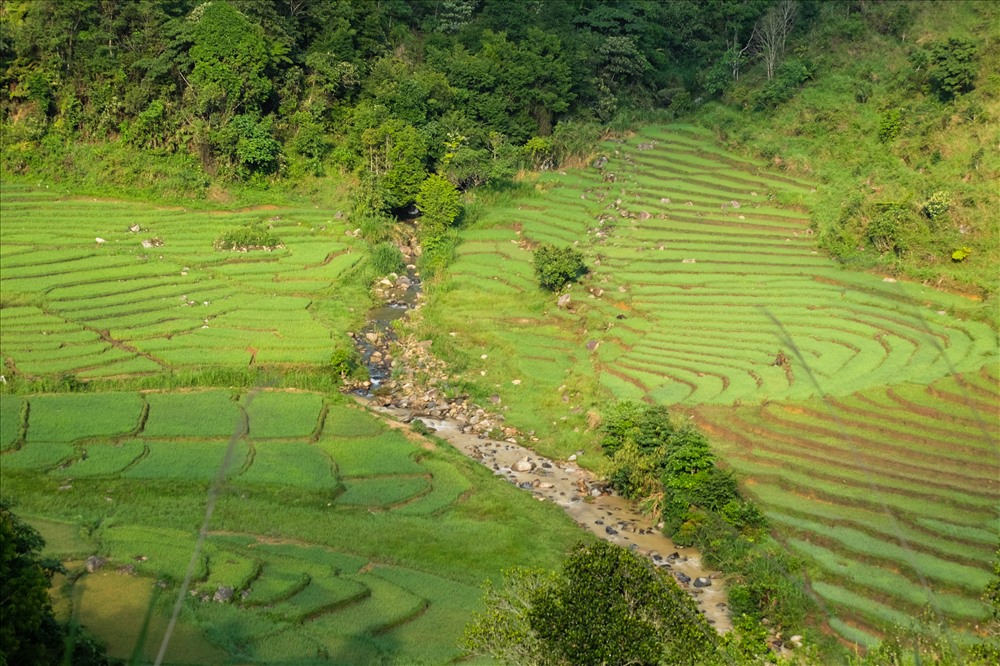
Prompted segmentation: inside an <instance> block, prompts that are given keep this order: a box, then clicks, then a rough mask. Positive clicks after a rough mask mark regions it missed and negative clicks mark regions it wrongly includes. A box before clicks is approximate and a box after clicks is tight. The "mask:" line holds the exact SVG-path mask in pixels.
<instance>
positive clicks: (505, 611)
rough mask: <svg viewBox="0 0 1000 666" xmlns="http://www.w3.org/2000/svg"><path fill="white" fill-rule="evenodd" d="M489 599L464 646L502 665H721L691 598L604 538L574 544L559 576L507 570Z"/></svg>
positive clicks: (711, 634)
mask: <svg viewBox="0 0 1000 666" xmlns="http://www.w3.org/2000/svg"><path fill="white" fill-rule="evenodd" d="M484 602H485V606H486V609H485V611H484V612H483V613H478V614H476V616H475V617H474V619H473V622H472V624H471V625H469V627H468V628H467V629H466V645H467V646H468V647H469V649H470V650H471V651H472V652H474V653H475V654H482V655H490V656H492V657H493V658H495V659H498V660H500V661H502V662H504V663H508V664H518V665H521V664H539V665H541V664H551V665H553V666H555V665H559V666H562V665H564V664H565V665H569V664H573V665H574V666H590V665H593V666H597V665H598V664H602V665H611V664H620V665H622V666H624V665H625V664H649V665H652V664H677V665H682V664H691V665H692V666H693V665H694V664H712V663H717V662H716V659H715V656H716V655H715V651H716V638H715V632H714V631H713V630H712V628H711V626H710V625H709V624H708V621H707V620H705V618H704V617H703V616H702V615H701V614H700V613H699V612H698V607H697V605H696V604H695V602H694V600H693V599H692V598H691V597H690V596H689V595H688V594H687V593H686V592H684V591H683V590H681V589H680V587H678V585H677V583H675V582H674V580H673V579H672V578H670V576H669V575H668V574H667V573H665V572H664V571H661V570H658V569H656V568H654V567H653V566H652V565H651V564H650V562H649V561H648V560H646V559H644V558H643V557H642V556H640V555H637V554H635V553H633V552H631V551H629V550H626V549H624V548H621V547H619V546H615V545H614V544H610V543H607V542H606V541H598V542H597V543H590V544H579V545H577V546H576V548H574V549H573V552H572V553H571V554H570V556H569V558H568V559H567V560H566V562H565V563H564V564H563V566H562V571H561V572H560V573H558V574H546V573H545V572H534V571H515V572H510V573H508V574H507V576H506V577H505V579H504V587H503V589H496V588H493V587H492V586H489V587H488V588H487V593H486V597H485V599H484Z"/></svg>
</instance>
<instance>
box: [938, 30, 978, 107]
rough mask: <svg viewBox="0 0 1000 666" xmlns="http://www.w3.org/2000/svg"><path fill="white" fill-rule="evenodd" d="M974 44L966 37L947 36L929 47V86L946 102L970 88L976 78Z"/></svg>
mask: <svg viewBox="0 0 1000 666" xmlns="http://www.w3.org/2000/svg"><path fill="white" fill-rule="evenodd" d="M976 51H977V49H976V45H975V44H974V43H973V42H972V41H971V40H968V39H959V38H956V37H952V38H949V39H948V40H947V41H944V42H938V43H936V44H934V45H933V46H932V47H931V52H930V65H931V69H930V79H931V86H932V88H933V89H934V91H935V92H936V93H937V95H938V97H939V98H940V99H941V101H944V102H947V101H949V100H952V99H954V98H956V97H958V96H959V95H961V94H963V93H967V92H969V91H970V90H972V88H973V86H974V83H975V80H976Z"/></svg>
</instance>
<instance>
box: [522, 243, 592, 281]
mask: <svg viewBox="0 0 1000 666" xmlns="http://www.w3.org/2000/svg"><path fill="white" fill-rule="evenodd" d="M534 265H535V276H536V277H537V278H538V284H539V286H541V287H542V289H546V290H548V291H556V290H558V289H562V287H563V285H565V284H566V283H567V282H575V281H576V280H578V279H580V277H581V276H582V275H584V274H585V273H586V272H587V267H586V266H585V265H584V263H583V255H582V254H581V253H580V252H578V251H577V250H574V249H573V248H571V247H556V246H555V245H550V244H548V243H544V244H542V245H539V246H538V249H537V250H535V261H534Z"/></svg>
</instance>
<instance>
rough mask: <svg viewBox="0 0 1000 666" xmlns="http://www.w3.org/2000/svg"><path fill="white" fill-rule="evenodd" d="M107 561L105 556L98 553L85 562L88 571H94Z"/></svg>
mask: <svg viewBox="0 0 1000 666" xmlns="http://www.w3.org/2000/svg"><path fill="white" fill-rule="evenodd" d="M107 563H108V561H107V560H106V559H105V558H103V557H98V556H97V555H91V556H90V557H88V558H87V561H86V563H85V566H86V567H87V573H94V572H95V571H97V570H98V569H100V568H101V567H103V566H104V565H105V564H107Z"/></svg>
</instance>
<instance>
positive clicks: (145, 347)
mask: <svg viewBox="0 0 1000 666" xmlns="http://www.w3.org/2000/svg"><path fill="white" fill-rule="evenodd" d="M0 214H2V216H3V229H2V240H3V243H2V247H0V261H2V262H3V275H2V276H0V281H2V287H3V297H2V302H3V306H4V307H3V309H2V310H0V317H2V326H3V331H4V335H3V339H2V342H0V354H2V356H3V358H4V359H6V374H7V375H8V377H9V376H10V375H14V376H18V375H22V376H24V377H26V378H37V377H47V376H59V375H65V374H70V375H74V376H76V377H78V378H80V379H91V378H101V377H117V376H123V375H125V376H134V375H146V374H159V373H163V372H171V371H177V370H185V369H200V368H204V367H206V366H216V367H218V366H223V367H247V366H249V365H265V366H269V367H275V368H281V367H289V366H296V365H313V366H315V365H319V364H322V363H323V362H324V361H325V360H326V359H327V358H328V356H329V350H330V345H331V338H332V336H333V335H334V333H336V334H337V335H338V336H339V335H341V334H342V330H343V329H342V328H341V327H340V324H341V323H343V322H345V319H346V318H347V317H348V316H349V315H350V312H349V308H350V307H351V305H350V299H342V300H340V301H339V307H338V308H337V310H338V311H337V313H336V314H337V318H335V319H332V320H331V318H330V317H329V314H330V313H329V312H320V308H319V306H317V305H316V303H317V301H319V300H321V299H323V298H328V297H330V296H331V295H332V294H334V293H335V292H340V293H341V294H342V295H346V294H347V293H350V294H351V297H352V298H357V299H358V300H361V301H363V300H364V297H365V296H364V292H363V291H360V292H359V291H357V288H356V287H353V286H352V287H347V291H346V292H345V291H344V290H345V285H344V284H343V277H344V276H345V275H346V274H348V273H349V272H350V271H351V270H352V269H353V268H354V267H355V266H356V265H357V264H358V262H359V261H361V260H362V259H363V257H364V253H363V252H361V251H360V249H359V248H357V247H355V246H354V245H353V243H354V241H353V240H352V239H351V238H349V237H347V236H345V235H344V231H345V230H346V228H345V226H344V223H343V222H342V221H340V220H339V219H336V217H335V216H334V214H333V213H332V212H331V211H329V210H327V209H320V208H318V207H317V208H313V207H302V208H296V209H288V210H281V211H275V210H265V209H258V210H253V211H235V212H228V213H219V212H213V211H188V210H184V209H180V208H163V207H157V206H153V205H145V204H140V203H122V202H109V201H97V200H87V199H73V198H65V197H58V196H55V195H49V194H46V193H41V192H38V191H36V190H35V188H32V187H29V186H23V185H7V184H5V185H4V188H3V196H2V198H0ZM250 222H263V223H265V224H267V225H269V226H270V227H272V228H273V231H274V233H275V234H276V235H277V236H278V237H279V238H281V240H282V241H283V243H284V246H285V247H284V248H283V249H279V250H275V251H273V252H245V253H240V252H221V251H216V250H215V249H214V248H213V242H214V240H215V239H216V238H217V237H218V236H219V235H221V234H222V233H223V232H224V231H226V230H228V229H230V228H232V227H234V226H238V225H242V224H247V223H250ZM133 230H134V231H133ZM97 239H101V240H100V242H98V241H97Z"/></svg>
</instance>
